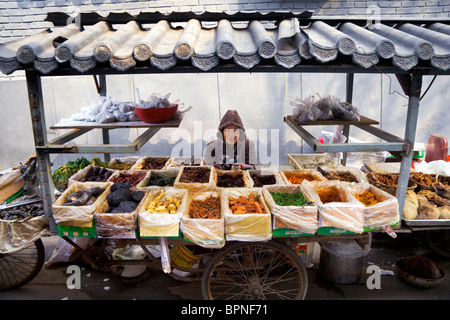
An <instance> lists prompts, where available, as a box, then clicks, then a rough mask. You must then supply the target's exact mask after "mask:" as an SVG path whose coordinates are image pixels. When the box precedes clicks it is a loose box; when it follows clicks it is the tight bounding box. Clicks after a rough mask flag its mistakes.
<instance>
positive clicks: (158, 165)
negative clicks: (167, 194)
mask: <svg viewBox="0 0 450 320" xmlns="http://www.w3.org/2000/svg"><path fill="white" fill-rule="evenodd" d="M168 160H169V158H163V157H161V158H146V159H145V162H144V165H143V167H142V170H161V169H163V168H164V166H165V165H166V163H167V161H168Z"/></svg>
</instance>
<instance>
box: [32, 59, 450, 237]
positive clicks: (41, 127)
mask: <svg viewBox="0 0 450 320" xmlns="http://www.w3.org/2000/svg"><path fill="white" fill-rule="evenodd" d="M162 72H164V73H192V72H195V73H198V72H199V70H198V69H197V68H195V67H194V66H188V65H179V66H178V65H177V66H174V67H172V68H170V69H168V70H164V71H162V70H159V69H157V68H155V67H152V66H150V65H149V66H143V67H141V66H139V67H135V68H132V69H130V70H127V71H123V72H122V71H117V70H115V69H112V68H108V67H104V66H98V67H96V68H94V69H92V70H90V71H88V72H85V73H80V72H78V71H76V70H74V69H72V68H69V67H60V68H58V69H56V70H54V71H52V72H51V73H49V74H46V75H43V74H41V73H39V72H38V71H36V70H34V69H26V68H25V74H26V82H27V88H28V97H29V105H30V112H31V122H32V128H33V136H34V143H35V148H36V156H37V162H38V168H39V179H40V181H41V187H42V199H43V203H44V208H45V213H46V215H47V216H48V217H49V221H50V231H56V230H57V228H56V225H55V223H54V221H53V217H52V204H53V202H54V199H55V196H54V193H53V187H52V185H53V181H52V172H51V163H50V154H51V153H104V154H105V155H106V156H107V157H108V154H110V153H131V152H133V151H134V152H137V151H138V150H139V148H140V147H142V146H143V145H144V144H145V143H146V142H147V141H148V140H149V139H150V138H151V137H152V136H153V135H154V134H155V133H156V132H157V131H158V130H159V129H160V128H163V127H164V125H161V126H158V127H156V128H155V127H151V125H147V126H148V127H149V128H148V129H147V130H146V131H145V132H144V133H143V134H142V135H140V136H139V137H138V138H137V139H136V140H135V141H133V142H132V143H131V144H129V145H111V144H109V143H110V141H109V136H108V130H110V129H114V128H115V127H114V125H112V126H110V127H107V128H103V129H102V133H103V143H104V144H103V145H97V146H77V145H66V144H65V143H66V142H69V141H71V140H72V139H74V138H76V137H78V136H80V135H82V134H84V133H86V132H88V131H89V130H88V129H75V130H72V131H71V132H69V133H67V134H64V135H62V136H60V137H57V138H56V139H54V140H53V141H48V140H47V128H46V122H45V116H44V106H43V95H42V86H41V77H44V76H45V77H48V76H76V75H82V76H86V75H93V76H94V77H96V76H97V75H99V76H100V85H98V89H99V90H102V92H103V93H104V92H106V91H104V90H106V80H105V79H106V78H105V76H106V75H117V74H152V73H153V74H154V73H162ZM204 72H208V73H211V72H212V73H243V72H251V73H254V72H259V73H272V72H278V73H286V72H294V73H345V74H347V80H346V82H347V83H346V99H347V101H348V102H351V99H352V95H353V78H354V74H355V73H385V74H395V75H396V77H397V79H398V80H399V82H400V84H401V86H402V88H403V90H404V91H405V94H407V95H408V97H409V101H408V110H407V118H406V126H405V134H404V139H401V138H398V137H395V136H393V135H391V134H389V133H387V132H384V131H382V130H380V129H378V128H376V127H373V126H371V125H363V126H361V125H358V124H356V125H357V126H358V127H360V128H361V129H364V130H366V131H367V132H369V133H371V134H374V135H376V136H377V137H379V138H380V139H384V140H386V141H387V142H386V143H361V144H360V143H358V144H352V143H344V144H321V143H319V142H318V140H317V139H315V138H314V137H313V136H311V135H310V134H309V133H308V132H307V131H306V130H305V129H304V128H303V126H301V125H298V124H297V125H296V124H295V123H294V122H293V121H290V120H289V119H287V118H285V122H286V123H287V124H288V125H289V126H290V127H291V128H292V129H293V130H294V131H295V132H296V133H297V134H298V135H299V136H300V137H301V138H302V139H303V140H304V141H305V142H306V143H308V144H309V145H311V146H312V147H313V148H314V151H315V152H344V155H345V153H346V152H363V151H392V152H397V154H400V155H401V167H400V175H399V182H398V188H397V194H396V196H397V198H398V199H399V213H400V219H399V221H400V222H401V220H402V219H401V212H402V211H403V204H404V200H405V196H406V188H407V185H408V180H409V174H410V166H411V162H412V156H413V146H414V140H415V134H416V126H417V118H418V112H419V102H420V94H421V87H422V76H423V75H450V71H442V70H438V69H435V68H432V67H430V66H417V67H415V68H413V69H412V70H410V71H403V70H401V69H399V68H396V67H393V66H382V65H377V66H376V67H372V68H368V69H364V68H361V67H357V66H355V65H350V64H340V63H339V62H336V63H334V64H323V65H322V64H319V63H311V62H309V63H305V64H300V65H298V66H295V67H293V68H290V69H286V68H284V67H281V66H278V65H275V64H259V65H257V66H255V67H253V68H252V69H250V70H244V69H243V68H242V67H239V66H236V65H234V64H229V63H223V64H219V65H218V66H216V67H214V68H212V69H211V70H208V71H204ZM95 79H96V78H95ZM96 83H97V84H98V82H97V79H96ZM99 92H100V91H99ZM178 124H179V123H178ZM341 124H343V125H344V135H346V136H347V137H348V134H349V128H350V124H345V123H341ZM176 126H177V124H175V125H173V124H172V127H176ZM344 159H345V157H344ZM344 161H345V160H344ZM399 225H400V224H399Z"/></svg>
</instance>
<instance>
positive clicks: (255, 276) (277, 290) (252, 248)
mask: <svg viewBox="0 0 450 320" xmlns="http://www.w3.org/2000/svg"><path fill="white" fill-rule="evenodd" d="M306 277H307V274H306V269H305V267H304V265H303V262H302V261H301V259H300V258H299V257H298V256H297V255H296V254H295V253H294V252H293V251H292V250H291V249H290V248H288V247H286V246H285V245H282V244H280V243H249V244H242V243H233V244H231V245H230V246H229V247H226V248H224V249H223V250H221V251H220V252H218V253H217V254H216V255H215V256H214V257H213V258H212V259H211V261H210V264H209V265H208V266H207V268H206V269H205V272H204V274H203V278H202V293H203V296H204V297H206V298H207V299H252V300H255V299H261V300H262V299H264V300H267V299H302V298H304V296H305V294H306V286H307V281H305V280H306V279H307V278H306Z"/></svg>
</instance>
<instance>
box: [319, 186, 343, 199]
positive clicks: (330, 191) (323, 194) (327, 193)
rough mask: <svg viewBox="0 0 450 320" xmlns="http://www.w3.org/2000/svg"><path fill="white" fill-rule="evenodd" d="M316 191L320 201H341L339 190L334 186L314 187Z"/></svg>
mask: <svg viewBox="0 0 450 320" xmlns="http://www.w3.org/2000/svg"><path fill="white" fill-rule="evenodd" d="M316 192H317V194H318V195H319V197H320V201H322V203H328V202H342V199H341V196H340V193H339V190H338V189H337V188H335V187H330V188H326V187H325V188H318V189H316Z"/></svg>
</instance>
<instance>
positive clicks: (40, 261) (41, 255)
mask: <svg viewBox="0 0 450 320" xmlns="http://www.w3.org/2000/svg"><path fill="white" fill-rule="evenodd" d="M33 246H34V248H35V249H34V250H33V251H35V252H36V257H35V262H34V264H33V266H32V269H31V270H25V271H26V273H27V274H24V275H23V277H22V275H20V276H21V277H20V279H17V281H16V282H11V283H9V284H2V283H1V282H0V291H3V290H11V289H15V288H18V287H21V286H23V285H25V284H27V283H28V282H30V281H31V280H33V279H34V278H35V277H36V276H37V275H38V273H39V272H40V271H41V269H42V266H43V265H44V261H45V248H44V244H43V243H42V240H41V239H38V240H36V241H35V242H34V243H33V244H31V245H30V246H28V247H27V248H25V249H23V250H20V251H17V252H14V253H7V254H3V255H0V276H2V275H3V273H2V270H1V269H2V268H3V264H2V260H3V259H5V258H6V259H7V258H8V257H13V256H14V255H20V254H23V253H24V250H30V249H32V248H31V247H33ZM33 258H34V257H33Z"/></svg>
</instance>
